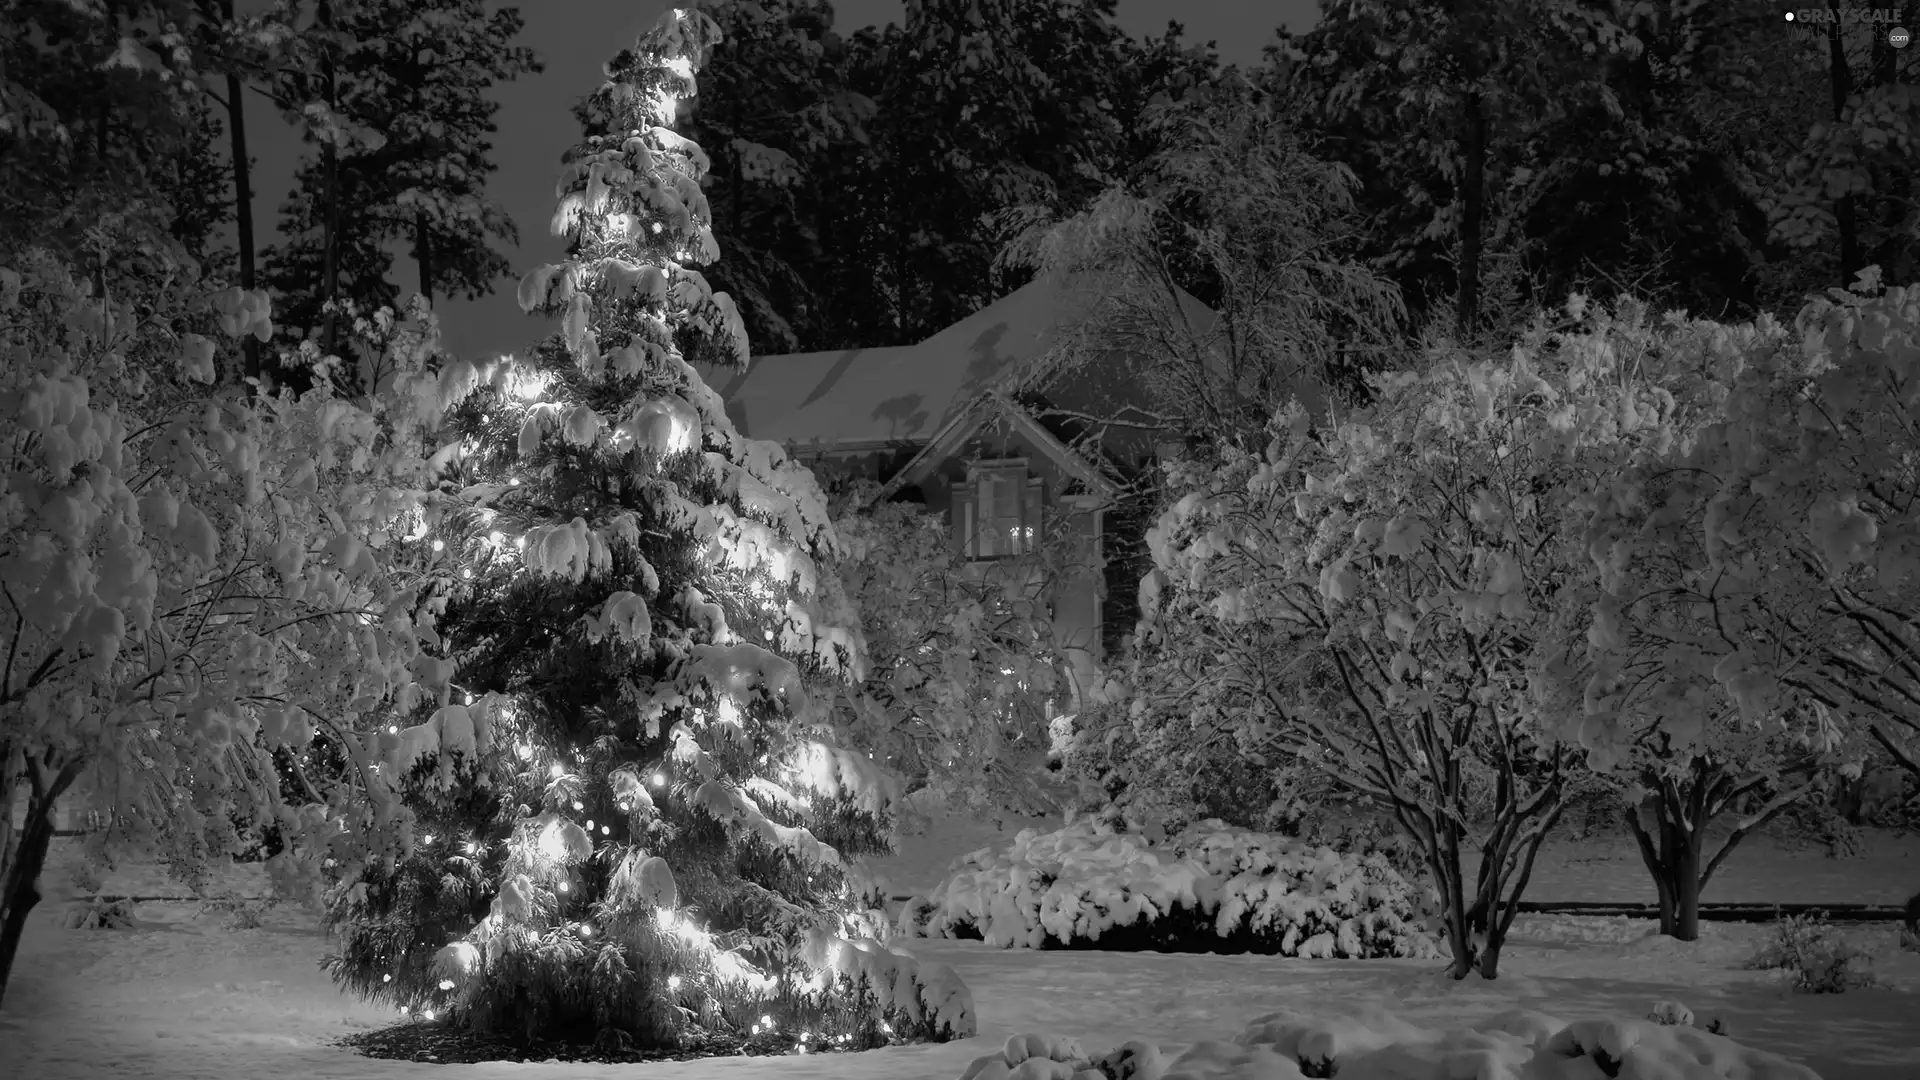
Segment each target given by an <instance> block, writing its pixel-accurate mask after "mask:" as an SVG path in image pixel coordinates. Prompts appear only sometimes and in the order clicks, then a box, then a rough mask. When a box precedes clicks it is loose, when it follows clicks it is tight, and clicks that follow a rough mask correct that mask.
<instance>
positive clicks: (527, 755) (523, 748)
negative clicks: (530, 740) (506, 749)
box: [513, 743, 533, 761]
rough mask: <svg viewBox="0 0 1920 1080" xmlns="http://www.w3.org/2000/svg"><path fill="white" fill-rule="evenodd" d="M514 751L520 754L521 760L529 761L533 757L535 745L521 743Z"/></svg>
mask: <svg viewBox="0 0 1920 1080" xmlns="http://www.w3.org/2000/svg"><path fill="white" fill-rule="evenodd" d="M513 752H514V753H516V754H519V755H520V760H521V761H527V760H530V759H531V758H532V757H533V747H531V746H528V745H527V744H526V743H521V744H520V745H519V746H516V747H514V748H513Z"/></svg>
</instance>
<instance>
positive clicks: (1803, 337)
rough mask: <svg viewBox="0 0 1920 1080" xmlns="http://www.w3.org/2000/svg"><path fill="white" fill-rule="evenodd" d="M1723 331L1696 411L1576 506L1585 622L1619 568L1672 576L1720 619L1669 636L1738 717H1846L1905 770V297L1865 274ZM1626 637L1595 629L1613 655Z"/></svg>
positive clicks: (1919, 762)
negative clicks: (1734, 344)
mask: <svg viewBox="0 0 1920 1080" xmlns="http://www.w3.org/2000/svg"><path fill="white" fill-rule="evenodd" d="M1739 333H1741V334H1743V335H1744V341H1742V342H1741V344H1740V347H1739V348H1738V349H1737V351H1736V353H1735V355H1734V356H1732V357H1730V358H1729V362H1728V363H1727V364H1726V365H1725V366H1724V368H1723V370H1722V371H1721V372H1720V374H1719V376H1718V378H1717V379H1716V380H1715V386H1714V390H1713V392H1714V393H1715V394H1716V396H1719V397H1720V398H1722V400H1723V404H1722V405H1721V407H1720V411H1719V414H1718V415H1717V416H1715V417H1714V418H1713V422H1712V423H1711V424H1709V425H1707V426H1706V427H1705V428H1704V429H1703V430H1702V431H1701V432H1700V433H1699V435H1698V437H1697V438H1695V439H1692V440H1690V441H1688V442H1687V443H1685V444H1684V445H1676V446H1675V447H1673V449H1672V452H1671V453H1669V454H1667V455H1664V456H1662V457H1659V458H1655V459H1651V460H1647V461H1645V462H1643V463H1640V465H1639V467H1638V468H1636V469H1634V470H1633V471H1631V472H1629V473H1626V474H1624V475H1622V476H1621V477H1620V478H1619V480H1618V481H1617V483H1616V484H1615V485H1614V486H1613V489H1612V492H1611V493H1610V494H1611V495H1612V497H1611V498H1597V499H1595V500H1594V501H1593V502H1592V503H1591V504H1589V505H1588V506H1587V507H1586V509H1587V511H1588V517H1587V520H1586V522H1584V523H1583V524H1584V525H1585V529H1586V533H1587V536H1588V538H1589V547H1590V548H1591V549H1592V550H1593V551H1594V553H1595V556H1596V558H1595V563H1596V566H1597V567H1598V568H1599V571H1600V577H1601V580H1602V582H1603V585H1604V587H1605V588H1606V589H1607V595H1606V596H1605V597H1604V599H1605V600H1606V601H1607V602H1608V607H1609V611H1603V612H1599V613H1597V614H1596V616H1595V620H1596V625H1602V621H1601V615H1605V614H1609V613H1610V611H1627V612H1631V611H1632V609H1630V608H1625V607H1622V605H1621V601H1622V600H1623V599H1629V598H1631V597H1632V596H1633V595H1634V594H1633V592H1632V585H1631V582H1633V581H1635V580H1638V579H1641V578H1644V577H1648V576H1652V577H1654V579H1655V580H1657V581H1666V580H1670V579H1676V578H1677V579H1678V582H1677V584H1679V585H1682V586H1687V587H1689V588H1688V592H1687V593H1686V594H1685V597H1684V598H1685V599H1687V600H1688V601H1690V602H1691V604H1692V605H1693V607H1694V609H1695V610H1697V611H1699V612H1700V614H1698V615H1697V616H1696V621H1699V622H1705V621H1709V620H1711V621H1714V622H1717V623H1720V624H1722V626H1723V627H1724V629H1723V630H1720V632H1719V633H1718V634H1715V635H1697V636H1696V638H1695V639H1694V641H1692V642H1688V644H1694V643H1695V642H1701V641H1704V644H1700V645H1698V646H1697V647H1698V649H1699V651H1700V652H1701V653H1703V654H1704V655H1702V657H1701V659H1700V661H1699V663H1700V664H1701V665H1707V664H1711V665H1712V666H1713V674H1714V677H1715V679H1716V680H1717V681H1719V682H1720V683H1721V684H1722V685H1723V686H1724V688H1725V692H1726V694H1727V695H1728V696H1729V697H1730V698H1732V699H1733V701H1734V704H1735V705H1736V706H1737V707H1738V709H1739V710H1740V714H1741V716H1742V717H1743V718H1745V719H1747V720H1749V721H1751V720H1752V719H1753V718H1754V717H1755V716H1757V715H1764V714H1766V713H1768V712H1769V711H1773V712H1779V711H1782V710H1788V709H1794V708H1801V709H1805V710H1807V711H1808V712H1811V713H1812V714H1814V715H1815V717H1816V718H1817V719H1820V720H1821V725H1820V726H1819V727H1818V728H1815V729H1813V730H1812V731H1811V732H1810V733H1809V734H1810V736H1811V739H1812V741H1813V743H1814V744H1815V745H1821V744H1822V743H1824V742H1830V741H1831V738H1832V736H1833V734H1834V733H1835V729H1836V728H1839V729H1840V730H1844V729H1845V728H1846V727H1848V726H1852V725H1854V724H1858V725H1861V726H1863V727H1864V728H1865V729H1866V733H1867V734H1868V735H1869V736H1870V737H1871V738H1872V739H1873V740H1874V741H1875V742H1876V743H1877V744H1878V746H1879V748H1880V749H1881V750H1882V751H1883V752H1884V753H1886V754H1887V755H1889V756H1890V757H1891V758H1892V759H1893V760H1895V761H1897V762H1899V763H1900V764H1901V765H1903V766H1904V767H1906V768H1907V769H1909V770H1911V771H1914V772H1916V773H1920V753H1916V750H1915V747H1916V746H1917V745H1920V707H1916V706H1915V704H1914V703H1915V702H1917V701H1920V680H1916V679H1915V678H1914V676H1913V672H1914V670H1915V667H1914V664H1915V661H1916V659H1920V558H1916V557H1917V556H1920V542H1917V541H1916V539H1915V537H1916V536H1920V528H1916V526H1920V521H1916V519H1915V516H1914V515H1915V506H1916V502H1915V500H1914V498H1913V497H1912V496H1913V492H1914V489H1915V470H1914V460H1915V454H1916V452H1920V446H1917V445H1916V440H1917V439H1920V436H1917V435H1916V430H1917V428H1916V416H1917V415H1920V413H1917V412H1916V410H1920V378H1916V373H1915V370H1914V362H1915V360H1916V358H1920V337H1917V336H1916V335H1917V333H1920V293H1916V292H1915V291H1914V290H1913V289H1906V288H1891V289H1886V290H1884V291H1882V290H1881V289H1880V288H1879V286H1878V284H1877V282H1876V281H1874V280H1873V279H1872V278H1867V279H1864V280H1863V281H1862V282H1861V283H1860V284H1859V286H1858V289H1857V291H1853V292H1846V291H1841V290H1835V291H1834V294H1833V295H1832V296H1830V297H1827V298H1822V299H1819V300H1816V301H1814V302H1813V303H1811V304H1809V305H1808V306H1807V307H1806V308H1805V309H1804V310H1803V311H1802V312H1801V313H1800V315H1799V317H1798V318H1797V319H1796V320H1795V322H1794V325H1793V326H1791V327H1788V326H1783V325H1780V324H1778V323H1775V322H1772V321H1771V320H1763V321H1761V322H1760V323H1757V324H1755V325H1754V326H1753V327H1751V328H1746V329H1744V330H1741V331H1739ZM1602 554H1605V555H1607V556H1608V558H1606V559H1604V560H1602V559H1601V558H1599V556H1600V555H1602ZM1618 621H1619V619H1618V618H1617V617H1615V618H1614V619H1613V620H1610V621H1609V622H1607V623H1606V624H1604V625H1602V628H1603V629H1605V628H1607V626H1611V625H1612V623H1614V622H1618ZM1634 629H1636V630H1637V628H1634ZM1717 629H1718V628H1717ZM1635 642H1636V638H1635V636H1634V635H1633V634H1632V633H1628V632H1626V631H1624V630H1623V631H1621V632H1619V633H1617V634H1608V635H1604V636H1603V640H1602V642H1601V643H1600V644H1602V645H1605V646H1611V649H1610V652H1611V654H1612V655H1615V656H1618V657H1619V658H1620V659H1618V660H1616V661H1615V663H1614V665H1613V666H1614V667H1615V668H1617V669H1626V660H1627V658H1628V657H1629V656H1630V655H1631V652H1630V650H1631V649H1632V646H1633V645H1634V644H1635ZM1595 689H1596V692H1597V691H1598V690H1599V689H1600V687H1598V686H1596V688H1595ZM1626 689H1627V687H1626V686H1624V685H1623V686H1621V687H1620V688H1619V689H1618V690H1616V691H1614V693H1615V694H1618V693H1621V692H1624V691H1625V690H1626Z"/></svg>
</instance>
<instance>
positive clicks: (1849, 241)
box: [1827, 0, 1861, 289]
mask: <svg viewBox="0 0 1920 1080" xmlns="http://www.w3.org/2000/svg"><path fill="white" fill-rule="evenodd" d="M1827 10H1828V11H1829V12H1831V13H1832V14H1831V16H1830V21H1829V22H1828V23H1827V82H1828V86H1829V88H1830V89H1831V90H1832V91H1833V119H1834V120H1835V122H1838V121H1840V120H1841V119H1842V118H1844V117H1845V116H1846V112H1847V99H1848V98H1850V97H1852V96H1853V72H1852V71H1851V70H1849V69H1848V67H1847V51H1846V48H1845V45H1844V43H1843V42H1842V40H1841V21H1840V0H1827ZM1848 25H1851V24H1850V23H1849V24H1848ZM1833 217H1834V221H1835V222H1836V223H1837V228H1838V231H1839V233H1840V287H1841V288H1843V289H1844V288H1846V287H1848V286H1850V285H1852V284H1853V279H1854V277H1855V276H1856V275H1858V274H1859V273H1860V270H1861V263H1860V229H1859V224H1858V222H1857V221H1856V219H1855V214H1854V201H1853V196H1851V195H1842V196H1840V197H1839V199H1838V200H1837V201H1836V202H1835V203H1834V207H1833Z"/></svg>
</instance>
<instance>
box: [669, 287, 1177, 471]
mask: <svg viewBox="0 0 1920 1080" xmlns="http://www.w3.org/2000/svg"><path fill="white" fill-rule="evenodd" d="M1095 295H1097V294H1096V293H1094V292H1093V291H1092V290H1091V289H1090V288H1089V287H1088V286H1087V283H1086V282H1085V281H1084V280H1082V279H1063V278H1057V277H1042V278H1040V279H1037V280H1035V281H1033V282H1032V283H1030V284H1028V285H1025V286H1022V287H1021V288H1019V289H1016V290H1014V291H1013V292H1011V293H1009V294H1007V295H1006V296H1004V297H1001V298H1000V299H999V300H996V301H994V302H993V303H991V304H989V305H987V306H986V307H984V308H982V309H981V310H979V311H977V312H975V313H974V314H972V315H969V316H967V317H966V318H964V319H962V320H960V321H959V322H957V323H954V324H953V325H952V326H949V327H947V328H946V329H945V330H942V331H940V332H939V333H937V334H935V335H933V336H932V337H930V338H927V339H926V340H925V341H922V342H921V343H920V344H918V345H901V346H893V347H890V348H882V349H851V350H848V351H846V352H823V353H789V354H785V355H775V356H758V357H755V358H754V359H753V360H752V362H751V363H749V364H748V366H747V369H746V370H745V371H725V370H714V369H707V370H703V371H702V372H701V374H702V375H703V376H704V377H705V378H706V379H707V380H708V382H709V384H710V385H712V387H713V388H714V390H716V391H717V392H719V394H720V396H721V397H722V398H724V399H725V400H726V402H727V412H728V414H729V415H730V416H731V417H732V418H733V422H734V425H735V426H736V427H738V428H739V429H740V430H741V431H742V432H743V433H744V434H746V435H748V436H749V437H751V438H755V439H770V440H772V441H774V442H779V443H787V444H789V445H792V446H795V447H796V448H798V449H806V448H808V447H812V446H818V447H821V448H831V449H840V450H850V449H858V448H866V447H875V446H914V445H924V444H925V443H927V442H929V441H931V440H932V439H933V438H934V437H935V436H936V435H938V434H939V433H940V432H941V431H942V430H943V429H944V428H946V427H947V425H948V424H949V423H950V422H951V421H952V420H954V419H955V418H956V417H958V416H959V415H960V414H961V413H962V412H963V411H965V410H966V408H967V406H968V404H969V403H971V402H972V401H973V400H974V399H976V398H977V397H979V396H980V394H982V393H984V392H986V391H988V390H993V389H998V388H1002V387H1003V386H1004V385H1005V383H1006V382H1007V381H1008V380H1009V379H1010V377H1011V376H1012V375H1013V374H1014V373H1015V372H1016V371H1017V370H1019V368H1020V366H1021V364H1022V362H1024V361H1027V360H1032V359H1035V358H1038V357H1040V356H1042V355H1044V354H1045V353H1046V351H1047V349H1048V348H1050V347H1051V346H1052V344H1053V342H1054V340H1055V339H1056V337H1057V335H1059V334H1060V333H1061V332H1062V331H1063V330H1065V331H1068V332H1070V331H1071V328H1072V327H1073V326H1074V324H1075V323H1076V322H1077V321H1078V320H1079V318H1080V316H1081V315H1082V314H1083V313H1084V312H1085V311H1086V310H1087V307H1088V305H1089V303H1090V301H1091V300H1092V299H1093V297H1094V296H1095ZM1182 300H1183V301H1191V307H1192V308H1193V309H1194V310H1195V311H1196V312H1197V313H1206V314H1207V315H1209V316H1210V314H1211V313H1208V312H1207V309H1206V308H1205V306H1204V305H1202V304H1200V302H1199V301H1197V300H1193V299H1192V298H1191V297H1188V296H1185V295H1184V294H1183V295H1182Z"/></svg>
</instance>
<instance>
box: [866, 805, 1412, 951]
mask: <svg viewBox="0 0 1920 1080" xmlns="http://www.w3.org/2000/svg"><path fill="white" fill-rule="evenodd" d="M1432 915H1433V910H1432V907H1431V900H1430V897H1429V894H1428V892H1427V891H1426V889H1425V888H1424V887H1422V886H1418V885H1415V884H1413V883H1410V882H1408V881H1407V880H1406V879H1405V878H1403V877H1401V876H1400V874H1399V873H1397V872H1396V871H1395V870H1394V869H1393V868H1392V867H1391V866H1389V865H1387V862H1386V860H1385V859H1384V858H1382V857H1381V856H1379V855H1365V856H1354V855H1342V854H1338V853H1336V852H1334V851H1333V850H1332V849H1330V848H1324V847H1320V848H1316V847H1312V846H1309V845H1305V844H1301V843H1299V842H1297V841H1294V840H1290V839H1288V838H1286V837H1280V836H1272V835H1267V834H1262V833H1255V832H1248V831H1247V830H1244V829H1236V828H1232V827H1230V826H1226V825H1224V824H1222V823H1220V822H1218V821H1205V822H1200V823H1197V824H1195V825H1194V826H1193V827H1192V828H1190V829H1187V830H1186V831H1184V832H1182V833H1180V834H1178V835H1177V836H1173V837H1170V838H1168V839H1166V840H1164V841H1161V842H1160V843H1153V842H1150V841H1149V840H1147V839H1146V838H1145V837H1142V836H1140V835H1137V834H1129V833H1118V832H1115V831H1113V830H1112V829H1111V828H1108V827H1106V826H1104V825H1101V824H1099V823H1097V822H1092V821H1081V822H1077V823H1074V824H1070V825H1068V826H1066V827H1064V828H1062V829H1060V830H1058V831H1055V832H1051V833H1041V832H1039V831H1038V830H1035V829H1027V830H1024V831H1022V832H1021V833H1020V834H1019V835H1018V836H1016V837H1015V838H1014V840H1013V843H1012V844H1011V845H1009V846H1008V848H1007V849H1006V850H1004V851H998V852H996V851H994V850H993V849H991V848H983V849H981V850H980V851H976V852H974V853H973V854H971V855H968V856H966V857H965V858H964V859H963V860H961V862H960V865H959V866H958V867H956V868H955V870H954V871H953V873H952V874H951V875H949V876H948V877H947V879H946V880H944V881H943V882H941V883H940V884H939V885H937V886H935V887H934V889H933V890H932V891H931V892H930V893H929V894H928V895H927V896H924V897H916V898H914V899H913V900H911V901H909V903H908V905H907V907H906V909H905V911H904V912H903V913H902V916H901V918H902V924H903V926H902V928H903V929H905V930H908V931H910V932H912V933H915V934H918V935H920V936H929V937H974V936H977V937H980V938H982V939H984V940H985V941H986V942H987V943H988V944H990V945H997V946H999V947H1001V948H1028V949H1042V948H1062V947H1068V948H1151V949H1160V950H1166V951H1175V952H1249V951H1250V952H1259V953H1268V954H1278V955H1282V956H1303V957H1314V958H1325V957H1342V958H1362V957H1375V956H1435V955H1438V950H1437V949H1436V947H1435V945H1434V942H1433V940H1432V939H1431V938H1430V937H1428V936H1427V933H1426V925H1427V923H1428V921H1429V920H1430V918H1431V916H1432Z"/></svg>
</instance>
